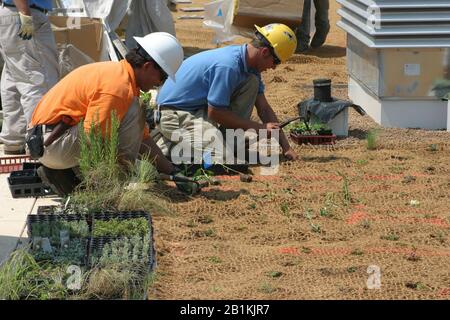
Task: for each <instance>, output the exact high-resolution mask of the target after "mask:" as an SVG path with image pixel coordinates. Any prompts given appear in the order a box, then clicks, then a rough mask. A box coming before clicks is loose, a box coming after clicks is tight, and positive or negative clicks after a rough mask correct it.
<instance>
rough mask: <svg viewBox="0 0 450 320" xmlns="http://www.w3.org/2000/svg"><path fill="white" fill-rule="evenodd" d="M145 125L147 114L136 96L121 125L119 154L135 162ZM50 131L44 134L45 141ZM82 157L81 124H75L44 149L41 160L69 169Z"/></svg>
mask: <svg viewBox="0 0 450 320" xmlns="http://www.w3.org/2000/svg"><path fill="white" fill-rule="evenodd" d="M144 126H145V114H144V110H143V108H141V107H140V106H139V102H138V99H137V98H136V99H135V100H134V101H133V103H132V104H131V106H130V108H129V109H128V112H127V114H126V115H125V117H124V118H123V119H122V121H121V122H120V126H119V151H118V152H119V155H121V156H122V157H123V158H124V159H125V160H128V161H130V162H131V163H134V161H135V160H136V159H137V157H138V155H139V149H140V146H141V143H142V136H143V132H144ZM49 135H50V132H48V133H45V134H44V141H45V139H47V138H48V136H49ZM79 159H80V134H79V126H78V125H77V126H73V127H72V128H70V129H69V130H67V132H65V133H64V134H63V135H62V136H61V137H59V138H58V139H57V140H56V141H55V142H53V143H52V144H51V145H50V146H48V147H46V148H45V150H44V155H43V156H42V158H40V159H39V161H40V162H41V163H42V164H43V165H44V166H46V167H48V168H51V169H68V168H73V167H76V166H78V164H79Z"/></svg>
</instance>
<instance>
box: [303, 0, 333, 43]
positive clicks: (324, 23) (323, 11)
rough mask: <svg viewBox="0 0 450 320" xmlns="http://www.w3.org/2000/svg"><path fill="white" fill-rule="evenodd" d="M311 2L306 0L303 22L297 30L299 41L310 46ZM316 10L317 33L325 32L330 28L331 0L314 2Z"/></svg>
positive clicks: (316, 0)
mask: <svg viewBox="0 0 450 320" xmlns="http://www.w3.org/2000/svg"><path fill="white" fill-rule="evenodd" d="M311 5H312V3H311V0H305V2H304V4H303V15H302V22H301V23H300V26H299V27H298V29H297V39H298V41H302V43H304V44H309V42H310V40H311V35H310V33H311ZM314 7H315V8H316V15H315V26H316V32H319V33H320V32H325V31H327V30H328V29H329V28H330V20H329V17H328V10H329V9H330V1H329V0H314Z"/></svg>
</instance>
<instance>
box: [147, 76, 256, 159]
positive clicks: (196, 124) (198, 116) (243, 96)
mask: <svg viewBox="0 0 450 320" xmlns="http://www.w3.org/2000/svg"><path fill="white" fill-rule="evenodd" d="M258 88H259V80H258V78H257V77H256V76H255V75H250V76H249V77H248V79H247V80H245V81H244V82H243V83H242V84H240V85H239V86H238V88H237V89H236V90H235V91H234V92H233V94H232V96H231V99H230V110H231V111H233V112H234V113H235V114H237V115H238V116H240V117H242V118H245V119H250V116H251V115H252V111H253V107H254V105H255V101H256V97H257V95H258ZM223 129H225V128H219V126H218V124H216V123H214V122H213V121H212V120H210V119H208V114H207V110H206V109H199V110H196V111H182V110H177V109H164V110H161V120H160V124H159V125H158V127H157V128H156V130H154V131H153V132H152V137H153V139H154V140H155V142H156V144H157V145H158V147H159V148H160V149H161V151H162V152H163V154H164V155H166V156H168V157H170V158H171V159H172V161H174V162H175V163H177V162H180V161H176V159H174V156H175V157H177V158H178V159H180V158H183V161H181V162H186V163H191V162H192V161H194V162H195V163H201V158H200V159H198V157H202V156H203V154H205V153H208V152H211V155H212V157H213V158H214V160H215V162H217V163H223V162H224V160H225V158H226V159H231V157H233V156H232V155H230V154H229V153H230V152H233V153H234V150H230V148H227V145H226V144H225V141H224V139H223V138H225V136H224V135H223V134H222V133H223ZM221 130H222V131H221ZM205 133H207V135H205ZM180 136H181V137H180ZM180 138H182V140H181V141H180ZM215 144H220V145H222V147H221V148H220V149H222V150H223V152H218V150H220V149H218V148H213V146H214V145H215ZM185 145H190V150H191V151H190V155H188V156H186V155H184V157H180V152H179V151H180V150H181V149H183V150H186V149H187V148H183V147H184V146H185ZM199 161H200V162H199ZM181 162H180V163H181Z"/></svg>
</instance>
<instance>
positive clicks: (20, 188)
mask: <svg viewBox="0 0 450 320" xmlns="http://www.w3.org/2000/svg"><path fill="white" fill-rule="evenodd" d="M9 189H10V190H11V195H12V197H13V198H15V199H16V198H37V197H46V196H51V195H54V194H55V193H54V192H53V190H52V189H51V188H50V187H49V186H46V185H45V184H43V183H42V182H41V183H33V184H18V185H9Z"/></svg>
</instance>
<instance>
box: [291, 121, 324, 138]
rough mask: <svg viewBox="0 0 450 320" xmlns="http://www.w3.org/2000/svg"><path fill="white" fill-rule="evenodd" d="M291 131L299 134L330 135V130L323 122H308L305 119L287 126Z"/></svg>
mask: <svg viewBox="0 0 450 320" xmlns="http://www.w3.org/2000/svg"><path fill="white" fill-rule="evenodd" d="M287 129H288V130H290V131H291V132H292V133H295V134H300V135H331V134H333V133H332V130H331V129H330V128H329V127H328V126H327V125H326V124H324V123H319V122H316V123H312V124H308V123H307V122H305V121H297V122H294V123H292V124H290V125H288V126H287Z"/></svg>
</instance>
